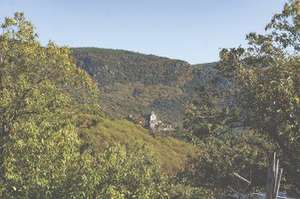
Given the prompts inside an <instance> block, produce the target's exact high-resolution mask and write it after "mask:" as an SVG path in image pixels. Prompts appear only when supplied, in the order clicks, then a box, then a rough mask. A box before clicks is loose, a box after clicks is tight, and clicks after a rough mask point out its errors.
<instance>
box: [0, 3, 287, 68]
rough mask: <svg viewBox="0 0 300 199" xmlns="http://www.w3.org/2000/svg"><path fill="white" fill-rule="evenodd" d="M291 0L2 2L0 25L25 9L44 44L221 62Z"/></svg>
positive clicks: (262, 28) (191, 61) (261, 28)
mask: <svg viewBox="0 0 300 199" xmlns="http://www.w3.org/2000/svg"><path fill="white" fill-rule="evenodd" d="M284 2H286V1H285V0H0V21H1V22H2V21H3V19H4V17H6V16H12V15H13V13H14V12H16V11H21V12H24V13H25V16H26V17H27V18H28V19H29V20H31V21H32V23H33V24H34V25H35V27H36V30H37V32H38V35H39V38H40V40H41V42H42V43H43V44H44V45H45V44H47V42H48V41H49V40H52V41H55V42H56V43H58V44H59V45H65V46H69V47H100V48H112V49H125V50H131V51H135V52H140V53H146V54H155V55H160V56H165V57H170V58H176V59H182V60H185V61H188V62H190V63H193V64H196V63H207V62H213V61H217V60H218V55H219V50H220V49H221V48H230V47H237V46H239V45H240V44H245V40H244V38H245V35H246V34H247V33H249V32H262V31H263V30H264V26H265V25H266V24H267V23H268V22H269V21H270V19H271V17H272V15H273V14H275V13H277V12H279V11H280V10H281V9H282V7H283V5H284Z"/></svg>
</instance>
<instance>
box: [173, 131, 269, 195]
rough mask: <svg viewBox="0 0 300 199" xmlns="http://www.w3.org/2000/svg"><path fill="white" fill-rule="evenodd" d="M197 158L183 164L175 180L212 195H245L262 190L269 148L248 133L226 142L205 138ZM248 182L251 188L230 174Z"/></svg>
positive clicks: (267, 143) (265, 143)
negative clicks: (235, 174)
mask: <svg viewBox="0 0 300 199" xmlns="http://www.w3.org/2000/svg"><path fill="white" fill-rule="evenodd" d="M200 147H201V149H202V151H201V153H200V154H199V157H197V158H193V159H191V160H190V161H189V162H188V163H187V167H186V171H185V172H182V173H181V174H179V175H178V177H179V179H180V180H181V181H183V182H187V183H188V184H191V185H192V186H195V187H206V188H209V189H212V190H214V193H215V194H218V195H220V194H226V193H230V192H232V191H236V192H242V191H243V190H244V191H249V189H252V188H259V187H262V186H264V184H265V182H264V180H265V177H266V168H267V162H268V155H269V151H271V150H274V146H273V144H271V143H269V142H268V141H267V140H266V139H265V138H264V137H262V136H257V135H255V134H252V133H249V134H247V135H242V136H234V135H230V136H228V137H226V138H223V139H219V138H209V139H207V140H206V141H205V142H204V143H202V144H200ZM234 173H238V174H239V175H241V176H243V177H245V178H247V179H249V180H250V181H251V187H247V184H243V182H241V181H239V179H238V178H237V177H235V176H234V175H233V174H234Z"/></svg>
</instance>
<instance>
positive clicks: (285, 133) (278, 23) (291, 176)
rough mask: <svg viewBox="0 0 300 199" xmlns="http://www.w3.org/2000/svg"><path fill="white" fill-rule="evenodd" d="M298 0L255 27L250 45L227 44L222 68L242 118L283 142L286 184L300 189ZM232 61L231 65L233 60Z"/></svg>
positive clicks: (293, 188) (249, 41)
mask: <svg viewBox="0 0 300 199" xmlns="http://www.w3.org/2000/svg"><path fill="white" fill-rule="evenodd" d="M299 5H300V4H299V1H298V0H294V1H290V2H289V3H287V4H286V5H285V7H284V10H283V11H282V12H281V13H279V14H276V15H274V17H273V19H272V21H271V22H270V23H269V24H268V25H267V26H266V33H265V34H263V35H259V34H256V33H250V34H249V35H248V36H247V40H248V43H249V45H248V47H247V48H238V49H241V50H237V49H231V50H223V51H222V53H221V55H222V56H221V59H222V64H221V65H220V67H221V68H222V69H225V70H226V68H228V67H229V68H231V70H232V74H233V75H234V78H235V80H236V85H237V90H236V91H237V92H236V96H235V98H236V101H237V107H238V108H239V109H240V110H241V118H242V121H243V123H244V124H245V125H246V126H248V127H250V128H252V129H253V130H254V131H255V132H256V133H259V134H263V135H266V136H268V137H269V139H270V140H271V141H272V142H273V143H275V144H278V145H279V147H280V148H279V152H280V153H281V155H282V156H281V158H280V159H281V160H282V163H283V164H282V165H283V167H284V169H285V175H286V179H287V182H286V185H287V186H289V188H290V191H291V192H294V193H297V194H298V195H299V194H300V190H299V187H300V184H299V178H300V165H299V162H300V157H299V152H300V139H299V138H300V136H299V135H300V130H299V129H300V123H299V121H300V100H299V96H300V89H299V88H300V84H299V83H300V76H299V74H300V67H299V66H300V58H299V43H300V32H299V19H300V18H299V14H300V13H299V9H300V6H299ZM229 63H230V65H231V66H230V65H228V64H229Z"/></svg>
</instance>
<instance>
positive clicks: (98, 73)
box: [72, 48, 230, 127]
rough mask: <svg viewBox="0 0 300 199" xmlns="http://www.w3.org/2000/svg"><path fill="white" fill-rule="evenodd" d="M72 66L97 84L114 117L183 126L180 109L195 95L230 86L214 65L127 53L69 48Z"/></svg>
mask: <svg viewBox="0 0 300 199" xmlns="http://www.w3.org/2000/svg"><path fill="white" fill-rule="evenodd" d="M72 52H73V55H74V58H75V61H76V64H77V66H79V67H80V68H82V69H84V70H85V71H86V72H87V73H88V74H89V75H90V76H91V77H92V78H93V79H94V80H96V82H97V83H98V85H99V88H100V90H101V92H102V94H101V96H102V104H103V109H104V111H105V112H106V113H108V114H110V115H112V116H113V117H118V118H126V117H127V116H128V115H135V116H137V117H138V116H140V115H143V114H145V113H149V112H150V111H155V112H157V113H158V115H159V117H160V119H162V120H163V121H165V122H167V123H171V124H173V125H174V126H179V127H180V126H182V122H183V119H184V111H185V107H186V106H187V105H188V104H189V103H191V102H192V101H193V100H201V99H199V95H198V93H197V91H198V90H199V89H200V90H201V89H203V87H205V88H208V89H209V90H210V91H211V92H212V93H216V92H219V91H221V90H224V89H225V90H226V89H227V88H228V87H230V85H229V84H227V83H228V81H227V79H226V78H225V77H224V76H222V75H220V73H219V71H218V69H217V62H213V63H206V64H196V65H192V64H190V63H188V62H186V61H183V60H179V59H171V58H167V57H161V56H156V55H151V54H150V55H147V54H142V53H138V52H131V51H128V50H119V49H118V50H115V49H105V48H72Z"/></svg>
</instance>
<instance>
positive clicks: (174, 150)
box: [0, 0, 300, 199]
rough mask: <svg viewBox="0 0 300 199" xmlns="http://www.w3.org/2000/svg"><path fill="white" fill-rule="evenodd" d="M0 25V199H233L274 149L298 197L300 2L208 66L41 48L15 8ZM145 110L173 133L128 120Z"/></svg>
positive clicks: (285, 188) (261, 175) (255, 185)
mask: <svg viewBox="0 0 300 199" xmlns="http://www.w3.org/2000/svg"><path fill="white" fill-rule="evenodd" d="M1 29H2V31H1V33H0V198H22V199H23V198H45V199H48V198H93V199H96V198H114V199H121V198H141V199H147V198H149V199H150V198H151V199H152V198H172V199H177V198H178V199H181V198H183V199H185V198H186V199H189V198H190V199H193V198H195V199H196V198H205V199H210V198H211V199H214V198H217V199H218V198H220V199H222V198H235V196H236V195H235V194H237V193H239V194H245V195H246V194H251V193H255V192H256V193H258V192H261V193H262V192H265V186H266V178H267V170H268V167H269V164H270V160H271V157H272V154H273V153H274V152H276V153H277V154H278V158H279V159H280V167H282V168H283V176H282V181H281V187H280V190H281V191H282V192H286V193H287V194H288V195H289V196H290V197H294V198H299V197H300V56H299V49H300V31H299V30H300V1H299V0H293V1H289V2H288V3H286V5H285V6H284V8H283V10H282V12H281V13H278V14H275V15H274V16H273V18H272V20H271V21H270V23H268V24H267V25H266V28H265V32H264V33H263V34H258V33H249V34H248V35H247V36H246V40H247V41H248V45H246V46H239V47H237V48H232V49H222V50H221V51H220V61H219V62H218V63H211V64H199V65H190V64H189V63H187V62H184V61H180V60H173V59H168V58H163V57H157V56H154V55H143V54H139V53H133V52H129V51H123V50H109V49H97V48H71V49H70V48H67V47H60V46H58V45H57V44H55V43H54V42H51V41H50V42H49V43H48V44H47V45H46V46H44V45H42V44H41V43H40V41H39V39H38V35H37V33H36V31H35V28H34V26H33V24H32V23H31V22H30V21H28V20H27V19H26V18H25V16H24V14H23V13H20V12H17V13H15V15H14V16H13V17H7V18H5V20H4V21H3V22H2V24H1ZM150 110H155V111H157V112H158V113H159V114H160V115H161V116H162V118H163V119H164V120H166V121H167V122H169V123H172V124H174V126H176V131H175V132H172V133H159V132H157V133H156V134H155V135H153V133H151V132H150V131H149V130H148V129H145V128H143V127H141V126H139V125H137V124H135V123H133V122H131V121H129V120H127V119H126V116H127V115H129V114H143V113H145V112H147V111H150ZM235 174H238V175H239V176H242V177H243V178H245V179H248V180H249V181H250V183H249V184H244V183H243V182H241V181H240V179H238V178H237V177H236V175H235Z"/></svg>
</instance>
